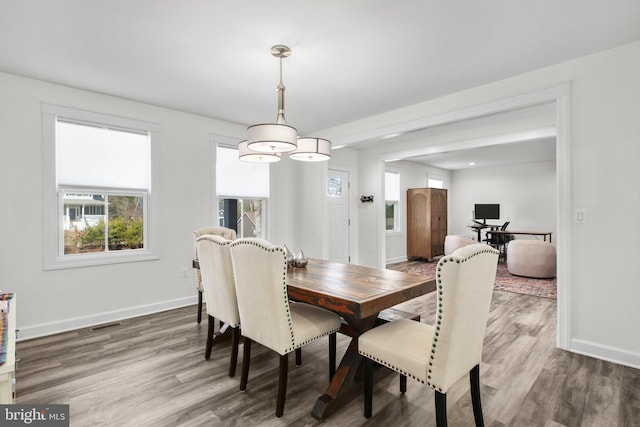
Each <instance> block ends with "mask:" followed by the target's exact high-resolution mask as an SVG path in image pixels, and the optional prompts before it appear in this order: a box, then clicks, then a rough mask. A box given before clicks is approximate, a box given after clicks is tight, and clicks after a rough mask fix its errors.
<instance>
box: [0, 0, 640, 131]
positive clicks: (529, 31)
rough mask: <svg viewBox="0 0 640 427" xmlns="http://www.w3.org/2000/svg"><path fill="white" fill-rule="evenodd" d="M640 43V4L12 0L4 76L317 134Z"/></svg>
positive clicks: (1, 65)
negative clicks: (282, 47)
mask: <svg viewBox="0 0 640 427" xmlns="http://www.w3.org/2000/svg"><path fill="white" fill-rule="evenodd" d="M639 39H640V1H638V0H615V1H606V0H563V1H558V0H536V1H531V0H510V1H504V0H484V1H472V0H467V1H462V0H450V1H442V0H405V1H393V2H391V1H388V0H352V1H344V0H323V1H299V0H298V1H296V0H279V1H268V2H267V1H263V0H245V1H238V2H219V1H211V0H209V1H205V0H181V1H175V0H136V1H131V0H109V1H107V0H103V1H99V0H93V1H87V0H56V1H51V0H0V71H4V72H8V73H12V74H18V75H23V76H27V77H33V78H37V79H41V80H45V81H51V82H55V83H59V84H63V85H68V86H73V87H78V88H82V89H87V90H90V91H95V92H100V93H105V94H110V95H115V96H119V97H124V98H128V99H133V100H137V101H142V102H145V103H149V104H154V105H159V106H164V107H168V108H172V109H177V110H181V111H185V112H190V113H195V114H200V115H204V116H209V117H214V118H219V119H223V120H228V121H232V122H237V123H242V124H252V123H261V122H269V121H273V120H275V117H276V105H277V98H276V92H275V87H276V85H277V83H278V61H277V59H275V58H274V57H272V56H271V54H270V47H271V46H272V45H274V44H280V43H281V44H286V45H288V46H289V47H291V49H292V55H291V57H290V58H288V59H285V61H284V83H285V86H286V88H287V92H286V117H287V121H288V123H289V124H291V125H293V126H295V127H297V128H298V131H299V134H301V135H302V134H309V133H312V132H315V131H321V130H322V129H327V128H329V127H333V126H337V125H340V124H344V123H349V122H351V121H354V120H357V119H361V118H364V117H367V116H371V115H374V114H379V113H383V112H385V111H389V110H392V109H396V108H400V107H403V106H407V105H411V104H415V103H417V102H421V101H425V100H428V99H431V98H435V97H438V96H442V95H446V94H449V93H453V92H457V91H460V90H463V89H467V88H471V87H475V86H478V85H481V84H485V83H489V82H492V81H496V80H499V79H503V78H506V77H509V76H513V75H517V74H521V73H524V72H527V71H530V70H534V69H538V68H541V67H544V66H547V65H552V64H556V63H559V62H563V61H566V60H568V59H572V58H577V57H581V56H584V55H587V54H590V53H594V52H597V51H601V50H605V49H609V48H611V47H615V46H618V45H622V44H626V43H629V42H633V41H636V40H639Z"/></svg>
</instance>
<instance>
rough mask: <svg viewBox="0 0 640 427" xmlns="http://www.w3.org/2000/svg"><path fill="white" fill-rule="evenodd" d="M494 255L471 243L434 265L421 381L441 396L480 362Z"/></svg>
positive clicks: (492, 281)
mask: <svg viewBox="0 0 640 427" xmlns="http://www.w3.org/2000/svg"><path fill="white" fill-rule="evenodd" d="M497 262H498V251H496V250H495V249H493V248H491V247H489V246H487V245H483V244H473V245H468V246H464V247H462V248H459V249H457V250H456V251H455V252H454V253H453V254H452V255H450V256H445V257H442V258H441V259H440V261H439V262H438V267H437V269H436V286H437V292H438V294H437V298H438V301H437V313H436V324H435V331H434V338H433V343H432V346H431V350H430V351H431V354H430V360H429V366H428V373H427V378H428V379H429V380H428V383H429V385H430V386H431V387H433V388H435V389H436V390H439V391H440V392H442V393H446V392H447V390H448V389H449V387H451V386H452V385H453V384H454V383H455V382H456V381H458V380H459V379H460V378H461V377H462V376H463V375H466V374H467V373H468V372H469V371H470V370H471V368H473V367H474V366H476V365H478V364H479V363H480V361H481V358H482V344H483V340H484V335H485V330H486V326H487V320H488V318H489V306H490V304H491V296H492V294H493V286H494V283H495V278H496V264H497Z"/></svg>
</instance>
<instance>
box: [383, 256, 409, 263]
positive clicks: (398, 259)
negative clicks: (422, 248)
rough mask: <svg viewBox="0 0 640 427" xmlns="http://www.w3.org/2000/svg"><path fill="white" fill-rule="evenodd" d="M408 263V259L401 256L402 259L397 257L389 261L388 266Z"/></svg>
mask: <svg viewBox="0 0 640 427" xmlns="http://www.w3.org/2000/svg"><path fill="white" fill-rule="evenodd" d="M405 261H407V257H406V256H401V257H397V258H391V259H388V260H387V264H394V263H396V262H405Z"/></svg>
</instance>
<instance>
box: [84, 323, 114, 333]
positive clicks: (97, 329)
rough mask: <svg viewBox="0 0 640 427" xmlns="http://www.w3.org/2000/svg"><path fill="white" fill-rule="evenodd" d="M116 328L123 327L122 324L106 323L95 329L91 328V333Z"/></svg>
mask: <svg viewBox="0 0 640 427" xmlns="http://www.w3.org/2000/svg"><path fill="white" fill-rule="evenodd" d="M114 326H122V323H121V322H113V323H105V324H104V325H98V326H94V327H93V328H89V330H90V331H91V332H93V331H100V330H102V329H107V328H112V327H114Z"/></svg>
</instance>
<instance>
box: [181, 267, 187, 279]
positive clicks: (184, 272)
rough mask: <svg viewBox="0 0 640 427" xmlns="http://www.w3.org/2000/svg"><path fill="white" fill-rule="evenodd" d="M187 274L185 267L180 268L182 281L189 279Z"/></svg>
mask: <svg viewBox="0 0 640 427" xmlns="http://www.w3.org/2000/svg"><path fill="white" fill-rule="evenodd" d="M188 273H189V272H188V270H187V267H182V278H183V279H186V278H187V277H189V276H188Z"/></svg>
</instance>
